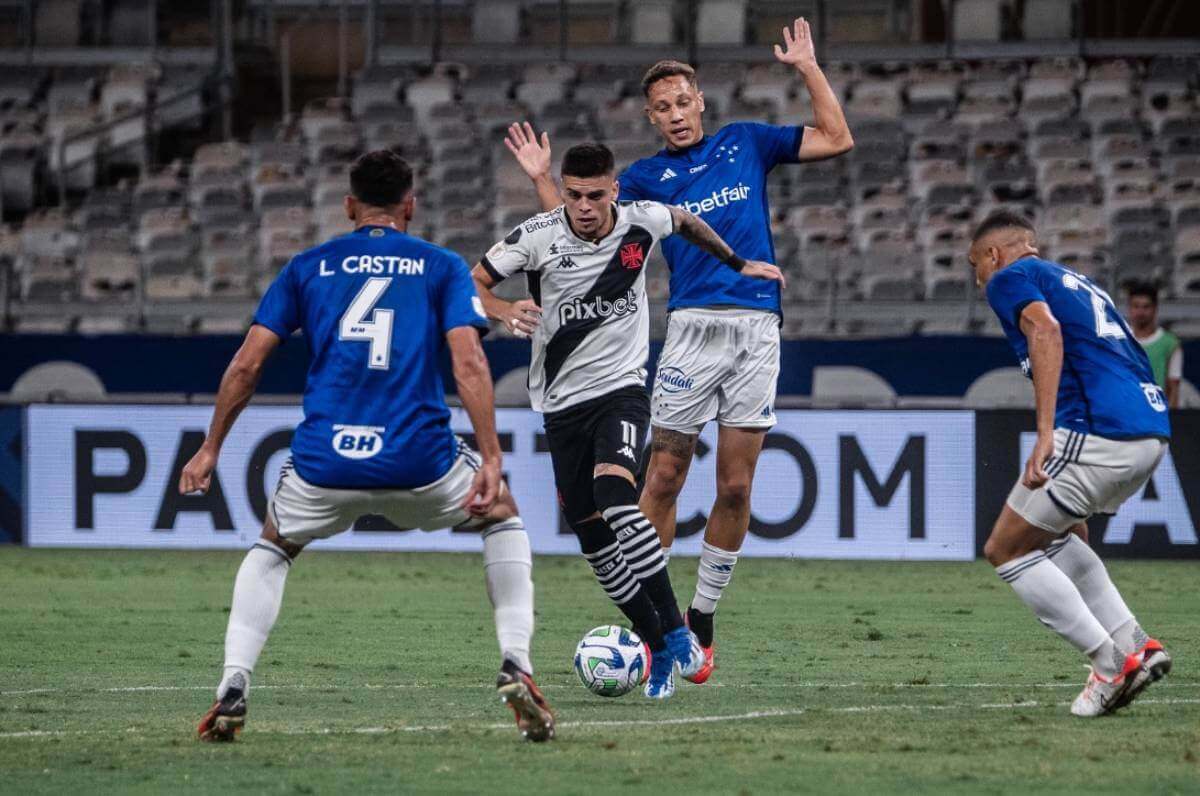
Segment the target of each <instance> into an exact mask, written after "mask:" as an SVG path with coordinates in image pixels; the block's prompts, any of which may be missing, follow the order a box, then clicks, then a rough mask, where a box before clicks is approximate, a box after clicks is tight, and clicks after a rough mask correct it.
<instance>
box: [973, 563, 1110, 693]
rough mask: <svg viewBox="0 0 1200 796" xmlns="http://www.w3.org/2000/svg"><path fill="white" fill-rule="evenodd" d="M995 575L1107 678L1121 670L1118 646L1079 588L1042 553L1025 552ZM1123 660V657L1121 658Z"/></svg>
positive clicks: (998, 568)
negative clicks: (1118, 659)
mask: <svg viewBox="0 0 1200 796" xmlns="http://www.w3.org/2000/svg"><path fill="white" fill-rule="evenodd" d="M996 574H997V575H999V576H1000V577H1001V578H1002V579H1003V580H1004V581H1005V582H1006V583H1008V584H1009V585H1010V586H1012V587H1013V590H1014V591H1015V592H1016V593H1017V596H1018V597H1020V598H1021V600H1022V601H1023V602H1024V603H1025V604H1026V605H1028V606H1029V607H1030V608H1031V609H1032V610H1033V613H1034V615H1036V616H1037V618H1038V619H1039V620H1041V622H1042V624H1044V625H1046V626H1047V627H1049V628H1050V629H1051V630H1053V631H1054V632H1055V633H1058V634H1059V635H1060V636H1062V637H1063V638H1065V639H1066V640H1067V641H1069V642H1071V644H1073V645H1074V646H1075V648H1076V649H1078V650H1079V651H1080V652H1082V653H1084V654H1085V655H1087V656H1088V657H1089V658H1091V660H1092V666H1094V667H1095V668H1096V670H1097V671H1098V672H1099V673H1100V674H1101V675H1104V676H1106V677H1111V676H1113V675H1115V674H1117V673H1118V672H1119V671H1120V666H1119V662H1118V661H1117V660H1116V656H1117V655H1118V654H1119V653H1118V652H1117V648H1116V645H1115V644H1113V640H1112V638H1110V637H1109V635H1108V631H1107V630H1105V629H1104V626H1103V625H1101V624H1100V621H1099V620H1098V619H1096V617H1095V616H1093V615H1092V612H1091V611H1089V610H1088V607H1087V603H1085V602H1084V601H1083V596H1082V595H1080V593H1079V589H1077V588H1075V584H1074V583H1072V582H1071V579H1070V578H1068V577H1067V575H1066V573H1064V572H1063V571H1062V570H1061V569H1059V568H1058V567H1056V566H1054V564H1052V563H1050V559H1048V558H1046V554H1045V553H1043V552H1042V551H1041V550H1035V551H1033V552H1032V553H1026V554H1025V555H1023V556H1021V557H1020V558H1014V559H1013V560H1012V561H1009V562H1008V563H1007V564H1003V565H1001V566H998V567H996ZM1121 659H1122V660H1123V659H1124V656H1123V655H1122V656H1121Z"/></svg>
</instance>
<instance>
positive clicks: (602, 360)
mask: <svg viewBox="0 0 1200 796" xmlns="http://www.w3.org/2000/svg"><path fill="white" fill-rule="evenodd" d="M562 175H563V193H562V197H563V200H564V203H565V204H564V205H561V206H559V207H558V208H556V209H555V210H552V211H550V212H548V213H542V214H541V215H537V216H534V217H533V218H531V219H529V220H527V221H525V222H524V223H522V224H521V225H519V226H518V227H517V228H516V229H514V230H513V231H512V233H511V234H509V235H508V237H506V238H505V239H504V240H503V241H501V242H499V243H497V244H496V245H495V246H493V247H492V248H491V249H490V250H489V251H488V253H487V255H486V256H485V257H484V258H483V259H482V260H481V261H480V263H479V265H477V266H475V270H474V272H473V275H474V277H475V285H476V289H477V290H478V292H479V295H480V298H481V300H482V301H483V305H484V309H485V311H486V313H487V315H488V317H490V318H492V319H495V320H499V321H501V322H502V323H504V324H505V325H506V326H508V328H509V329H511V330H512V331H514V332H517V333H520V334H524V335H530V336H532V338H533V357H532V363H531V365H530V369H529V397H530V403H531V404H532V406H533V408H534V409H536V410H537V411H539V412H544V413H545V418H546V436H547V438H548V441H549V443H550V457H551V460H552V462H553V464H554V480H555V483H556V485H557V487H558V492H559V500H560V502H561V504H562V510H563V514H564V516H565V517H566V519H567V522H568V523H569V524H570V525H571V528H572V529H573V530H574V531H575V533H576V535H577V536H578V537H579V543H580V548H581V549H582V551H583V554H584V556H585V557H586V558H587V560H588V563H589V564H590V565H591V566H592V569H593V571H594V572H595V575H596V578H597V580H599V582H600V585H601V586H602V587H603V588H604V590H605V592H606V593H607V594H608V596H609V597H610V598H611V599H612V600H613V602H615V603H616V604H617V605H618V607H620V609H621V611H622V612H623V613H624V614H625V615H626V616H627V617H628V618H629V619H630V621H631V622H632V623H633V625H634V630H635V631H637V633H638V634H639V635H640V636H641V637H642V639H643V640H644V641H645V642H646V643H647V645H648V646H649V648H650V653H651V662H650V678H649V682H648V683H647V684H646V690H645V693H646V696H648V697H650V698H654V699H665V698H667V697H669V696H670V695H671V694H672V693H673V692H674V680H673V675H672V670H673V663H678V665H679V670H680V673H681V674H682V676H684V677H689V676H693V675H695V673H696V672H698V671H699V670H700V668H701V667H702V666H703V665H704V663H705V657H704V653H703V650H702V649H701V647H700V644H699V643H698V641H697V640H696V637H695V635H694V634H692V633H691V632H690V631H689V630H688V629H687V628H686V627H685V626H684V622H683V617H682V615H681V614H680V611H679V606H678V604H677V603H676V601H675V594H674V592H673V591H672V589H671V581H670V577H669V576H668V574H667V569H666V561H665V560H664V557H663V551H662V546H661V544H660V542H659V537H658V535H657V533H656V531H655V528H654V526H653V525H652V524H651V523H650V521H649V520H647V519H646V517H645V516H644V515H643V514H642V511H641V509H639V508H638V505H637V503H638V495H637V487H636V479H635V474H636V473H637V472H638V471H639V469H640V464H641V461H642V452H643V448H644V447H645V444H646V432H647V430H648V426H649V424H650V406H649V403H650V402H649V399H648V396H647V395H646V388H645V384H646V370H645V366H646V360H647V358H648V356H649V343H650V340H649V337H650V335H649V331H650V329H649V318H648V314H647V308H646V279H645V268H644V266H645V264H646V262H647V258H648V257H649V255H650V251H651V249H652V248H653V247H654V246H655V245H657V244H658V242H659V241H660V240H662V239H663V238H666V237H669V236H672V235H675V234H678V235H679V236H680V237H681V238H683V239H684V240H687V241H689V242H691V243H692V244H693V245H695V246H698V247H700V248H703V249H704V250H706V251H708V252H709V253H710V254H712V255H713V256H714V257H715V258H716V259H717V260H719V261H720V263H718V264H715V265H714V266H713V267H714V268H721V269H725V268H729V269H732V271H738V272H740V273H742V274H743V275H745V276H747V277H753V278H755V279H758V280H773V281H774V282H782V281H783V275H782V274H781V273H780V271H779V269H778V268H776V267H775V266H773V265H769V264H767V263H760V262H753V261H746V260H744V259H742V258H740V257H738V255H737V254H735V253H734V251H733V249H731V248H730V247H729V246H728V245H727V244H726V243H725V242H724V241H723V240H721V238H720V237H718V236H717V234H716V233H715V232H713V231H712V229H711V228H710V227H709V226H708V225H707V224H705V223H704V222H703V221H701V220H700V219H699V218H697V217H696V216H694V215H692V214H691V213H689V212H687V211H685V210H682V209H680V208H677V207H669V206H667V205H664V204H661V203H659V202H617V201H615V200H616V197H617V191H618V184H617V181H616V179H615V178H614V165H613V157H612V153H611V152H610V151H609V150H608V148H607V147H604V146H602V145H600V144H582V145H580V146H575V147H572V148H571V149H569V150H567V152H566V153H565V155H564V157H563V165H562ZM721 263H723V265H722V264H721ZM732 271H731V272H732ZM518 272H525V273H526V274H527V275H528V276H529V277H530V286H531V290H532V292H533V300H532V301H522V302H516V303H509V302H506V301H503V300H501V299H499V298H497V297H496V296H495V295H494V294H493V293H492V292H491V289H492V287H494V286H495V285H496V284H497V283H498V282H500V281H501V280H503V279H505V278H507V277H509V276H512V275H514V274H516V273H518ZM763 284H764V285H770V284H771V281H766V282H763Z"/></svg>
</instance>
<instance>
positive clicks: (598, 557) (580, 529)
mask: <svg viewBox="0 0 1200 796" xmlns="http://www.w3.org/2000/svg"><path fill="white" fill-rule="evenodd" d="M571 528H572V529H573V530H574V531H575V535H576V536H577V537H579V546H580V548H581V549H582V550H583V557H584V558H586V559H587V562H588V564H590V565H591V567H592V571H593V573H595V575H596V580H597V581H598V582H599V583H600V587H601V588H602V589H604V593H605V594H607V595H608V597H609V599H611V600H612V601H613V602H614V603H616V606H617V608H619V609H621V613H623V614H625V616H626V617H628V619H629V621H630V622H631V623H632V624H633V630H634V632H635V633H637V634H638V635H639V636H641V637H642V641H644V642H646V644H647V645H648V646H649V647H650V650H651V652H653V651H654V650H661V649H662V648H663V646H664V645H665V642H664V641H663V628H662V621H661V619H660V617H659V610H658V608H657V606H656V605H655V604H654V601H653V600H652V599H651V597H650V593H649V592H648V591H647V590H646V589H645V588H643V584H642V582H641V581H640V580H639V579H638V578H637V577H636V576H635V575H634V574H633V572H632V571H631V570H630V569H629V566H628V565H627V564H626V563H625V557H624V556H623V555H622V554H621V546H620V545H619V544H618V543H617V539H616V535H615V534H614V533H613V531H612V529H611V528H610V527H608V523H606V522H604V520H602V519H600V518H599V517H595V518H592V519H589V520H579V521H577V522H574V523H571Z"/></svg>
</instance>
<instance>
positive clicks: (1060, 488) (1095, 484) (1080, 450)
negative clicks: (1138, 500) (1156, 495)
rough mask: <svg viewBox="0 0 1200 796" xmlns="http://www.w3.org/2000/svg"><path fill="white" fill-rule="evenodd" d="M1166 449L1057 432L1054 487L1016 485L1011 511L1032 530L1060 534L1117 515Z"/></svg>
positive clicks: (1152, 441)
mask: <svg viewBox="0 0 1200 796" xmlns="http://www.w3.org/2000/svg"><path fill="white" fill-rule="evenodd" d="M1166 450H1167V443H1166V442H1165V441H1164V440H1161V439H1157V438H1146V439H1134V440H1115V439H1105V438H1104V437H1097V436H1095V435H1088V434H1080V433H1079V432H1076V431H1068V430H1067V429H1065V428H1059V429H1055V430H1054V456H1052V457H1051V458H1050V460H1049V461H1047V462H1046V465H1045V470H1046V472H1047V473H1048V474H1049V475H1050V481H1049V482H1048V483H1047V484H1046V485H1045V486H1042V487H1039V488H1038V489H1029V488H1027V487H1025V486H1023V485H1022V484H1021V482H1020V481H1017V483H1016V486H1014V487H1013V488H1012V492H1010V493H1009V495H1008V505H1009V508H1011V509H1012V510H1013V511H1015V512H1016V513H1017V514H1019V515H1021V517H1023V518H1024V519H1025V520H1026V521H1028V522H1029V523H1030V524H1031V525H1035V526H1037V527H1038V528H1041V529H1042V530H1045V531H1049V532H1051V533H1055V534H1061V533H1063V532H1064V531H1066V530H1067V529H1068V528H1070V527H1071V526H1072V525H1075V524H1077V523H1080V522H1083V521H1084V520H1086V519H1087V518H1088V517H1090V516H1092V515H1093V514H1116V513H1117V509H1119V508H1120V507H1121V504H1122V503H1124V502H1125V501H1126V500H1128V499H1129V497H1130V496H1131V495H1133V494H1134V493H1135V492H1137V491H1138V490H1139V489H1141V488H1142V486H1143V485H1144V484H1145V483H1146V481H1147V480H1149V478H1150V476H1151V475H1153V474H1154V470H1155V468H1157V467H1158V463H1159V461H1160V460H1161V459H1162V457H1163V454H1164V453H1166Z"/></svg>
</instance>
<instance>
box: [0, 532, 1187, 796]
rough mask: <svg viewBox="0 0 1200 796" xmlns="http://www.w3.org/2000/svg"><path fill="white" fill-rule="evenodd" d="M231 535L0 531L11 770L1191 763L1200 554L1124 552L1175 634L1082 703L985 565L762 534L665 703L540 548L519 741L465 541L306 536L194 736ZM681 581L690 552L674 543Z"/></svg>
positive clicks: (263, 787)
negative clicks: (553, 717) (614, 692)
mask: <svg viewBox="0 0 1200 796" xmlns="http://www.w3.org/2000/svg"><path fill="white" fill-rule="evenodd" d="M240 559H241V554H237V553H184V552H115V551H114V552H108V551H105V552H95V553H88V552H77V551H70V552H68V551H31V550H24V549H17V548H0V595H3V602H2V604H0V791H3V792H6V793H33V792H44V793H64V792H84V791H87V792H114V791H121V792H146V793H148V792H230V791H232V790H234V789H237V790H245V791H248V792H267V793H328V792H334V791H345V792H351V791H353V792H368V791H391V792H397V791H439V792H457V793H478V792H484V791H486V792H490V793H508V792H513V793H515V792H524V793H537V792H561V793H587V794H592V793H598V792H605V793H607V792H612V791H618V792H621V793H635V792H647V793H649V792H658V793H664V792H685V791H690V792H694V793H707V792H718V793H769V792H782V791H793V792H795V791H822V792H837V793H845V792H850V793H880V792H900V791H904V792H909V793H913V792H928V791H943V792H967V791H970V792H984V793H1001V792H1020V793H1030V792H1046V793H1050V792H1053V793H1065V792H1079V793H1088V794H1094V793H1096V792H1099V791H1114V792H1115V791H1124V792H1137V793H1140V794H1145V793H1185V792H1186V793H1196V792H1198V791H1200V675H1198V674H1197V669H1196V668H1195V666H1194V663H1193V662H1194V661H1196V660H1197V659H1200V639H1197V636H1196V628H1197V617H1198V616H1200V594H1198V593H1197V588H1196V586H1197V583H1198V582H1200V579H1198V577H1197V576H1198V575H1200V572H1198V568H1197V566H1196V565H1195V564H1186V563H1143V562H1139V563H1122V562H1117V563H1114V564H1113V565H1112V567H1111V569H1112V572H1113V573H1114V578H1115V579H1116V581H1117V583H1118V585H1119V586H1121V587H1122V588H1123V590H1124V592H1125V594H1126V597H1127V598H1128V600H1129V602H1130V603H1131V604H1132V607H1133V608H1134V610H1135V611H1136V612H1137V613H1138V614H1139V618H1141V620H1142V621H1143V623H1144V624H1145V625H1146V626H1147V628H1148V629H1149V630H1150V631H1151V632H1152V633H1154V634H1156V635H1157V636H1158V637H1159V638H1161V639H1163V640H1164V642H1166V643H1167V645H1168V648H1169V649H1170V650H1171V651H1172V652H1173V654H1174V656H1175V660H1176V666H1175V672H1174V674H1173V675H1172V677H1171V678H1169V679H1168V680H1167V681H1166V682H1165V683H1160V684H1158V685H1155V686H1153V687H1152V688H1150V689H1149V690H1148V691H1147V692H1146V693H1145V694H1144V695H1143V698H1142V699H1141V700H1139V701H1138V702H1137V703H1135V704H1134V705H1133V706H1132V707H1131V708H1130V709H1129V710H1127V711H1124V712H1122V713H1121V714H1119V715H1117V716H1114V717H1108V718H1104V719H1099V720H1092V721H1083V720H1079V719H1074V718H1073V717H1071V716H1070V715H1069V713H1068V708H1067V705H1068V703H1069V701H1070V700H1071V699H1072V698H1073V697H1074V696H1075V694H1076V692H1077V691H1078V689H1079V687H1080V686H1081V684H1082V682H1083V680H1084V678H1085V676H1086V672H1085V670H1084V668H1083V665H1082V659H1081V658H1080V657H1079V656H1078V655H1076V654H1075V653H1074V651H1072V650H1070V649H1068V648H1067V647H1066V645H1065V644H1063V643H1062V642H1060V641H1059V640H1058V638H1057V637H1055V636H1053V635H1052V634H1051V633H1050V631H1048V630H1046V629H1044V628H1042V627H1041V626H1040V625H1038V624H1037V622H1036V621H1035V620H1034V619H1033V617H1032V616H1031V615H1030V614H1029V613H1028V612H1027V610H1026V609H1025V607H1024V606H1023V605H1021V604H1020V602H1019V601H1018V600H1017V598H1016V596H1015V595H1014V594H1012V593H1011V591H1010V589H1009V588H1008V587H1007V586H1005V585H1004V584H1003V583H1002V582H1001V581H1000V580H999V578H997V577H996V576H995V575H994V573H993V572H992V571H991V570H990V568H989V567H987V566H986V565H984V564H982V563H976V564H899V563H875V562H872V563H845V562H824V561H762V560H753V559H748V560H745V561H743V562H742V563H741V564H740V565H739V567H738V570H737V574H736V576H735V578H734V583H733V585H732V587H731V588H730V590H729V592H728V593H727V595H726V597H725V599H724V601H723V602H722V610H721V613H720V614H719V616H718V624H717V631H718V663H719V667H720V668H719V669H718V671H717V673H716V675H715V676H714V678H713V682H712V683H711V684H709V685H706V686H702V687H697V686H691V685H690V684H685V685H684V686H683V687H681V688H680V689H679V691H678V693H677V694H676V696H675V698H674V699H672V700H671V701H670V702H668V703H666V704H652V703H650V702H648V701H647V700H645V699H644V698H642V697H641V696H640V695H637V694H630V695H628V696H626V697H623V698H621V699H616V700H604V699H601V698H598V697H594V696H591V695H590V694H588V693H587V692H586V691H584V689H583V688H582V687H581V686H580V685H579V684H578V681H577V680H576V679H575V675H574V672H573V671H572V669H571V654H572V651H573V649H574V645H575V643H576V641H577V640H578V637H579V636H581V635H582V634H583V632H584V631H586V630H587V629H588V628H590V627H592V626H593V625H597V624H601V623H607V622H612V621H616V620H617V618H618V616H619V615H618V614H617V613H616V612H615V609H612V608H611V607H609V605H608V604H607V601H606V599H605V598H604V596H603V594H602V593H601V592H600V590H599V588H598V587H597V586H596V585H595V584H594V583H593V581H592V577H591V574H590V571H589V570H588V569H587V567H586V565H585V564H584V563H583V562H582V560H576V559H573V558H543V559H539V560H538V561H537V562H536V565H535V570H534V577H535V580H536V582H537V589H538V591H537V604H538V627H537V630H538V632H537V637H536V639H535V650H534V660H535V663H536V664H537V666H538V667H539V671H538V679H539V681H540V682H541V683H542V684H543V687H544V689H545V691H546V694H547V697H548V698H549V699H550V700H551V702H552V703H553V704H554V706H555V708H556V709H557V711H558V714H559V720H560V722H561V724H560V729H559V737H558V739H557V740H556V741H554V742H553V743H550V744H542V745H534V744H529V743H525V742H522V741H521V740H520V739H519V737H518V735H517V733H516V731H515V729H514V727H513V726H512V723H511V719H510V717H509V716H508V713H507V711H506V709H504V708H503V706H502V705H501V704H500V703H499V701H498V700H497V698H496V696H495V693H494V690H493V688H492V686H491V683H492V681H493V678H494V676H495V672H496V668H497V666H498V662H499V660H498V653H497V651H496V646H495V639H494V636H493V633H492V626H491V616H490V611H489V609H488V607H487V603H486V600H485V596H484V587H483V578H482V574H481V572H480V569H481V563H480V559H479V558H478V557H476V556H450V555H401V554H331V553H309V554H306V555H304V556H302V557H301V558H300V559H299V561H298V562H297V564H296V565H295V567H293V570H292V573H291V575H290V577H289V580H288V585H287V593H286V596H285V599H284V605H283V612H282V614H281V617H280V621H279V623H278V624H277V625H276V628H275V632H274V634H273V636H272V638H271V640H270V642H269V643H268V645H267V648H266V651H265V652H264V654H263V658H262V661H261V662H260V666H259V669H258V671H256V673H255V681H254V688H253V690H252V692H251V699H250V714H249V720H248V724H247V728H246V731H245V732H244V733H243V734H242V736H241V738H240V739H239V740H238V742H236V743H234V744H225V745H210V744H201V743H199V742H197V741H196V740H195V738H194V727H195V723H196V721H197V720H198V719H199V717H200V715H201V714H202V713H203V712H204V711H205V710H206V709H207V708H208V706H209V704H210V703H211V701H212V689H213V687H214V686H215V683H216V678H217V676H218V674H219V666H220V662H221V647H222V640H223V636H224V630H225V619H226V615H227V610H228V609H227V606H228V601H229V595H230V592H231V589H232V583H233V576H234V572H235V570H236V568H237V565H238V562H239V561H240ZM671 568H672V574H673V575H674V577H675V581H676V585H677V589H678V592H679V594H680V595H681V596H683V597H684V598H685V602H686V598H687V597H689V596H690V594H691V588H692V586H693V583H694V570H695V561H694V559H675V560H674V561H672V564H671Z"/></svg>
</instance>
